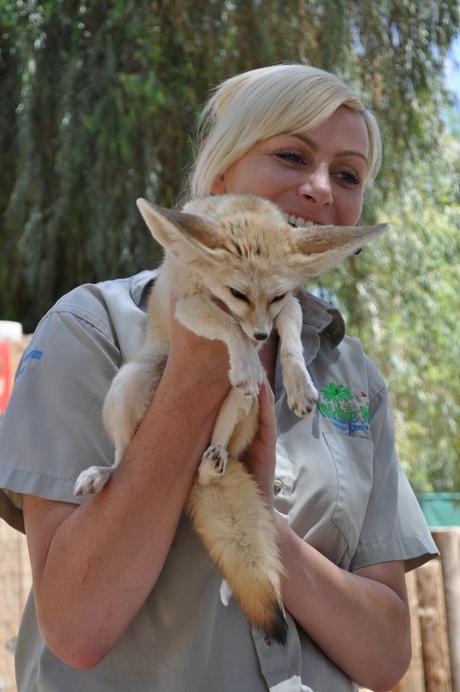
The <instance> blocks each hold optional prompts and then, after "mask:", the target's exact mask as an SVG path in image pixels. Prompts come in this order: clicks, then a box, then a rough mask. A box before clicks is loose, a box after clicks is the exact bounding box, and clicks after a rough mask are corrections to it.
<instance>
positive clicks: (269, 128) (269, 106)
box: [189, 64, 382, 197]
mask: <svg viewBox="0 0 460 692" xmlns="http://www.w3.org/2000/svg"><path fill="white" fill-rule="evenodd" d="M340 106H346V107H347V108H350V109H351V110H353V111H357V112H359V113H361V115H362V117H363V119H364V122H365V125H366V128H367V132H368V135H369V170H368V177H367V180H368V181H371V180H373V179H374V178H375V176H376V174H377V172H378V170H379V167H380V163H381V151H382V144H381V138H380V131H379V126H378V124H377V121H376V120H375V118H374V116H373V115H372V113H370V112H369V111H368V110H366V108H364V106H363V104H362V102H361V101H360V99H359V98H358V97H357V96H355V94H353V92H352V91H351V89H350V87H348V86H347V85H346V84H344V82H342V81H341V80H340V79H339V78H338V77H336V76H335V75H333V74H331V73H329V72H325V71H324V70H320V69H318V68H315V67H311V66H308V65H301V64H282V65H272V66H270V67H261V68H259V69H256V70H250V71H248V72H243V73H242V74H238V75H236V76H235V77H231V78H230V79H227V80H225V81H224V82H222V84H220V86H218V87H217V88H216V89H215V91H214V93H213V95H212V96H211V98H210V99H209V101H208V103H207V104H206V106H205V108H204V110H203V113H202V115H201V119H200V125H199V134H198V142H199V146H198V152H197V155H196V158H195V163H194V165H193V168H192V171H191V174H190V178H189V192H190V194H191V196H192V197H199V196H201V195H206V194H209V192H210V189H211V185H212V184H213V182H214V180H215V179H216V178H217V177H218V176H219V175H220V174H222V173H223V172H224V171H226V170H227V169H228V168H229V166H231V164H232V163H234V162H235V161H237V160H238V159H240V158H241V157H242V156H243V155H244V154H245V153H246V152H247V151H249V149H251V147H253V146H254V144H255V143H256V142H259V141H261V140H264V139H268V138H269V137H274V136H275V135H278V134H281V133H284V132H286V133H287V132H308V130H312V129H314V128H316V127H319V126H320V125H321V124H322V123H323V122H325V121H326V120H327V119H328V118H329V117H330V116H331V115H332V114H333V113H334V112H335V111H336V110H337V108H339V107H340Z"/></svg>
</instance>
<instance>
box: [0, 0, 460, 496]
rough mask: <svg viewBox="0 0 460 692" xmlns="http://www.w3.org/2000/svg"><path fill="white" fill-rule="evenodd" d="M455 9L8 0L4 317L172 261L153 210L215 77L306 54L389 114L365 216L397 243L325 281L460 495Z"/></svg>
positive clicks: (2, 171)
mask: <svg viewBox="0 0 460 692" xmlns="http://www.w3.org/2000/svg"><path fill="white" fill-rule="evenodd" d="M459 23H460V19H459V5H458V0H263V2H262V0H194V1H193V2H192V0H169V1H164V0H163V1H162V0H151V1H149V2H146V1H145V0H140V1H138V2H132V1H131V0H43V1H42V2H37V1H36V0H16V1H13V0H0V151H1V161H2V165H1V166H0V220H1V222H0V223H1V226H0V247H1V256H0V316H1V318H2V319H15V320H18V321H21V322H22V323H23V325H24V328H25V330H26V331H31V330H32V329H33V328H34V326H35V325H36V323H37V321H38V319H39V318H40V316H41V315H42V314H43V313H44V312H45V311H46V310H47V309H48V308H49V307H50V305H51V304H52V303H53V302H54V301H55V300H56V299H57V298H58V297H59V296H60V295H61V294H62V293H64V292H65V291H67V290H69V289H70V288H72V287H73V286H75V285H77V284H78V283H82V282H86V281H97V280H101V279H107V278H110V277H115V276H121V275H128V274H130V273H134V272H136V271H138V270H140V269H143V268H146V267H149V266H151V265H153V264H154V263H156V262H157V261H158V259H159V255H158V249H157V248H155V247H154V246H153V245H152V243H151V240H150V237H149V234H148V233H147V232H146V230H145V229H144V227H143V224H142V222H141V220H140V217H139V215H138V213H137V211H136V208H135V204H134V200H135V199H136V198H137V197H138V196H140V195H143V196H146V197H148V198H149V199H151V200H153V201H157V202H158V203H160V204H163V205H166V206H167V205H173V204H174V203H175V202H176V200H177V199H178V196H179V194H180V191H181V185H182V183H183V180H184V176H185V173H186V170H187V166H188V165H189V162H190V160H191V156H192V152H193V144H192V141H193V130H194V124H195V122H196V117H197V114H198V112H199V110H200V108H201V106H202V104H203V103H204V101H205V100H206V97H207V95H208V93H209V88H210V87H212V86H214V85H216V84H217V83H219V82H220V81H221V80H222V79H224V78H225V77H228V76H230V75H232V74H234V73H236V72H239V71H241V70H244V69H250V68H254V67H258V66H261V65H265V64H270V63H274V62H282V61H302V62H309V63H312V64H314V65H317V66H319V67H323V68H325V69H329V70H332V71H335V72H336V73H337V74H339V75H340V76H342V77H344V78H345V79H346V80H348V81H349V82H351V83H352V84H353V85H354V87H355V88H356V90H357V91H358V92H359V93H360V94H361V95H362V97H363V99H364V101H365V102H366V103H367V105H368V106H370V107H371V108H372V109H373V110H374V112H375V113H376V115H377V117H378V118H379V120H380V122H381V124H382V128H383V132H384V140H385V164H384V168H383V171H382V173H381V175H380V178H379V181H378V185H377V186H376V187H375V188H374V189H372V190H371V191H370V194H369V197H368V202H367V205H366V209H365V214H364V218H365V220H369V221H372V220H375V219H378V220H383V219H386V220H389V221H391V223H392V226H391V231H390V232H389V233H388V234H387V236H386V238H384V239H383V240H382V241H380V242H379V243H378V244H377V245H375V246H374V247H373V248H371V249H368V250H366V252H365V253H363V254H362V255H360V256H358V257H356V258H353V259H352V260H350V261H349V262H348V263H347V265H346V266H345V267H344V268H343V269H341V270H337V271H335V272H331V273H330V274H329V275H327V276H326V277H324V279H323V280H322V282H321V290H323V291H324V292H325V293H326V294H327V295H328V296H329V297H330V296H332V297H333V299H334V300H336V301H337V302H338V304H339V305H340V307H341V308H342V309H343V310H344V312H345V314H346V317H347V323H348V330H349V332H350V333H352V334H355V335H358V336H359V337H360V338H361V339H362V340H363V342H364V344H365V346H366V349H367V351H368V352H369V354H370V355H371V356H372V357H373V358H374V359H375V361H376V362H377V364H378V365H379V367H380V368H381V370H382V371H383V373H384V375H385V377H386V379H387V381H388V382H389V387H390V392H391V396H392V400H393V405H394V409H395V414H396V421H397V427H398V440H399V443H398V444H399V453H400V457H401V460H402V462H403V464H404V465H405V467H406V470H407V471H408V473H409V476H410V478H411V480H412V482H413V484H414V485H415V487H416V489H418V490H432V489H436V490H457V491H460V435H459V427H458V421H459V412H460V411H459V409H460V397H459V390H460V382H459V380H460V378H459V377H458V363H459V362H460V357H459V356H460V334H459V327H458V319H457V313H458V308H459V305H458V289H459V286H460V282H459V279H460V276H459V273H460V269H459V265H460V263H459V255H460V253H459V244H460V241H459V238H460V234H459V230H460V228H459V226H460V221H459V211H460V189H459V180H460V175H459V174H460V165H459V159H460V156H459V153H460V143H459V135H458V128H457V132H455V128H450V130H448V131H447V130H446V126H445V122H446V117H447V114H448V112H449V99H448V95H447V94H446V91H445V88H444V86H443V79H442V77H443V62H444V59H445V56H446V53H447V51H448V49H449V46H450V45H451V43H452V41H453V39H454V37H455V35H457V34H458V29H459Z"/></svg>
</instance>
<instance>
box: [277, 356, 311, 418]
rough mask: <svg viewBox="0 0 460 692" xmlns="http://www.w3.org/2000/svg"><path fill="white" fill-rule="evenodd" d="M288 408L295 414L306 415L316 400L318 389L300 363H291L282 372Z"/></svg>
mask: <svg viewBox="0 0 460 692" xmlns="http://www.w3.org/2000/svg"><path fill="white" fill-rule="evenodd" d="M284 385H285V388H286V392H287V399H288V404H289V408H290V409H291V411H293V412H294V413H295V414H296V416H300V417H303V416H308V414H309V413H311V412H312V411H313V409H314V407H315V404H316V402H317V401H318V396H319V395H318V391H317V389H316V388H315V386H314V384H313V382H312V381H311V379H310V376H309V374H308V372H306V370H305V369H304V368H303V367H302V366H301V365H292V366H291V367H290V368H289V370H288V372H285V373H284Z"/></svg>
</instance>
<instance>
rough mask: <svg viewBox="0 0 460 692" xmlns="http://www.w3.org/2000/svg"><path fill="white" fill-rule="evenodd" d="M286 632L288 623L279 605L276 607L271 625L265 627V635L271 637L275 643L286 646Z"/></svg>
mask: <svg viewBox="0 0 460 692" xmlns="http://www.w3.org/2000/svg"><path fill="white" fill-rule="evenodd" d="M287 633H288V624H287V620H286V617H285V615H284V610H283V608H282V607H281V606H277V608H276V617H275V620H274V622H273V625H272V626H271V627H270V628H269V629H267V635H268V636H269V637H270V638H271V639H273V640H274V641H275V642H276V643H277V644H281V645H282V646H286V642H287Z"/></svg>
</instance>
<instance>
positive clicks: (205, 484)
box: [75, 195, 384, 642]
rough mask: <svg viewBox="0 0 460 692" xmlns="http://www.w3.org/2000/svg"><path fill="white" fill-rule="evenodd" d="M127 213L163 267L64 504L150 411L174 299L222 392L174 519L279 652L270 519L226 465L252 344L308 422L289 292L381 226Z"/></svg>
mask: <svg viewBox="0 0 460 692" xmlns="http://www.w3.org/2000/svg"><path fill="white" fill-rule="evenodd" d="M138 206H139V209H140V211H141V213H142V215H143V217H144V219H145V221H146V223H147V225H148V227H149V229H150V231H151V232H152V235H153V236H154V237H155V238H156V240H157V241H158V242H159V243H161V245H162V246H163V247H164V248H165V250H166V254H165V259H164V262H163V264H162V266H161V271H160V273H159V275H158V278H157V279H156V281H155V284H154V287H153V289H152V292H151V296H150V300H149V306H148V325H147V335H146V339H145V343H144V345H143V347H142V349H141V350H140V352H139V354H138V355H137V356H136V357H135V358H134V359H133V360H132V361H131V362H129V363H127V364H125V365H124V366H123V367H122V368H121V369H120V370H119V372H118V374H117V375H116V377H115V378H114V380H113V383H112V385H111V387H110V390H109V392H108V394H107V397H106V400H105V403H104V409H103V416H104V422H105V425H106V427H107V430H108V432H109V434H110V435H111V437H112V439H113V441H114V443H115V460H114V463H113V465H112V466H111V467H97V466H93V467H90V468H89V469H87V470H86V471H83V472H82V473H81V474H80V476H79V477H78V479H77V482H76V484H75V494H77V495H88V494H92V493H97V492H98V491H99V490H100V489H101V488H102V487H103V486H104V485H105V483H106V482H107V480H108V479H109V478H110V476H111V475H112V473H113V471H114V470H115V469H116V467H117V466H118V464H119V463H120V461H121V459H122V457H123V453H124V450H125V449H126V447H127V445H128V444H129V441H130V440H131V438H132V437H133V435H134V433H135V431H136V428H137V427H138V425H139V423H140V421H141V420H142V418H143V416H144V414H145V411H146V409H147V407H148V405H149V403H150V401H151V400H152V397H153V395H154V393H155V390H156V387H157V384H158V382H159V379H160V377H161V374H162V371H163V368H164V364H165V362H166V359H167V355H168V348H169V297H170V292H171V291H172V290H174V292H175V294H176V295H177V296H178V299H179V300H178V302H177V306H176V318H177V319H178V320H179V321H180V322H181V323H182V324H183V325H184V326H186V327H187V328H188V329H190V330H191V331H193V332H195V333H196V334H198V335H201V336H205V337H207V338H209V339H219V340H221V341H224V342H225V344H226V346H227V349H228V353H229V361H230V368H229V379H230V383H231V385H232V388H231V389H230V392H229V394H228V396H227V398H226V399H225V401H224V403H223V405H222V407H221V410H220V413H219V415H218V418H217V421H216V424H215V427H214V431H213V434H212V439H211V444H210V446H209V448H208V449H207V450H206V451H205V453H204V454H203V458H202V461H201V464H200V466H199V469H198V473H197V478H196V481H195V483H194V485H193V486H192V489H191V491H190V495H189V498H188V501H187V507H186V509H187V512H188V514H189V515H190V517H191V519H192V522H193V525H194V527H195V529H196V531H197V533H198V534H199V536H200V537H201V539H202V541H203V543H204V545H205V546H206V548H207V550H208V552H209V554H210V555H211V557H212V558H213V560H214V561H215V562H216V564H217V565H218V566H219V568H220V569H221V571H222V573H223V574H224V576H225V578H226V579H227V581H228V583H229V585H230V588H231V590H232V592H233V596H234V597H235V599H236V600H237V602H238V603H239V604H240V606H241V608H242V609H243V610H244V612H245V613H246V614H247V615H248V617H249V618H250V620H251V621H252V622H253V623H254V624H256V625H257V626H258V627H260V628H263V629H264V630H266V631H267V632H268V633H269V634H270V635H271V636H273V637H274V638H275V639H277V640H278V641H281V642H283V641H285V637H286V624H285V619H284V615H283V606H282V599H281V586H280V577H281V574H282V565H281V562H280V558H279V553H278V547H277V541H276V530H275V526H274V522H273V518H272V514H271V512H270V511H269V510H268V509H267V507H266V506H265V505H264V502H263V500H262V498H261V495H260V493H259V491H258V487H257V484H256V483H255V481H254V480H253V478H252V476H251V475H250V474H249V473H248V472H247V470H246V469H245V467H244V466H243V465H242V464H241V463H239V462H238V461H237V459H238V457H239V456H240V454H241V453H242V452H243V451H244V450H245V449H246V447H247V446H248V445H249V443H250V442H251V440H252V438H253V437H254V435H255V432H256V429H257V423H258V398H257V394H258V391H259V387H260V384H261V383H262V382H264V381H265V373H264V371H263V368H262V366H261V364H260V361H259V358H258V355H257V347H258V346H260V344H261V341H258V340H257V339H261V338H262V336H264V337H265V338H268V336H269V335H270V333H271V331H272V329H273V326H275V327H276V329H277V331H278V334H279V338H280V359H281V364H282V370H283V380H284V385H285V388H286V393H287V399H288V403H289V406H290V407H291V409H292V410H293V411H294V412H295V413H296V414H297V415H299V416H305V415H308V413H309V412H310V411H311V410H312V408H313V406H314V405H315V402H316V399H317V396H318V394H317V391H316V389H315V387H314V385H313V382H312V380H311V378H310V375H309V373H308V370H307V368H306V367H305V363H304V358H303V352H302V342H301V326H302V313H301V308H300V304H299V302H298V301H297V299H296V298H295V297H294V295H293V294H292V291H293V290H294V289H296V288H298V287H299V286H301V285H302V284H303V283H305V281H306V280H307V279H308V278H310V277H312V276H315V275H316V274H319V273H320V272H322V271H324V270H326V269H329V268H331V267H333V266H336V265H337V264H339V263H340V262H341V261H342V260H343V259H344V258H345V257H346V256H347V255H349V254H351V253H353V252H355V251H356V250H357V249H358V248H360V247H362V246H363V245H364V244H366V243H368V242H369V241H370V240H371V239H372V238H373V237H375V236H377V235H379V234H380V233H381V232H382V230H383V229H384V226H373V227H366V228H364V227H362V228H358V227H335V226H311V227H302V228H293V227H291V226H290V225H289V224H288V223H287V221H286V220H285V219H284V217H283V215H282V213H281V212H280V210H279V209H278V208H277V207H276V206H275V205H274V204H272V203H271V202H269V201H267V200H264V199H261V198H257V197H253V196H250V195H222V196H212V197H205V198H201V199H196V200H192V201H191V202H189V203H188V204H187V205H186V206H185V207H184V209H183V211H182V212H178V211H173V210H168V209H161V208H159V207H155V206H153V205H151V204H149V203H148V202H146V201H145V200H138ZM235 292H236V293H235ZM222 307H224V308H225V309H222Z"/></svg>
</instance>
